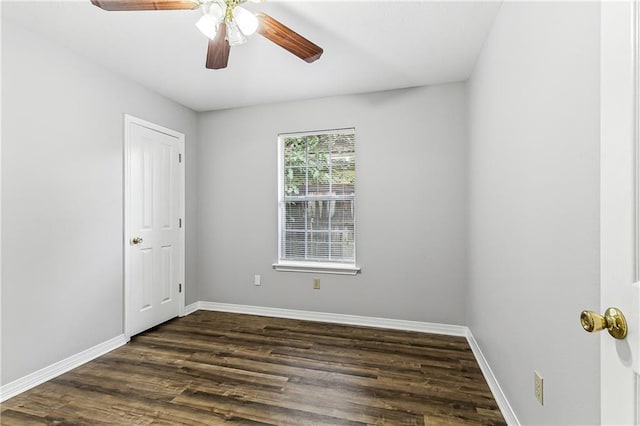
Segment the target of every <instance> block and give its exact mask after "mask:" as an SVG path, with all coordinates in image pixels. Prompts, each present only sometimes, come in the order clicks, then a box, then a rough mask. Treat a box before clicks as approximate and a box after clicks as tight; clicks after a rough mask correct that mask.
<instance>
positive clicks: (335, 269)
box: [273, 262, 360, 275]
mask: <svg viewBox="0 0 640 426" xmlns="http://www.w3.org/2000/svg"><path fill="white" fill-rule="evenodd" d="M273 269H275V270H276V271H280V272H312V273H317V274H336V275H356V274H357V273H358V272H360V268H358V267H357V266H352V265H339V264H331V263H303V262H296V263H286V262H280V263H274V264H273Z"/></svg>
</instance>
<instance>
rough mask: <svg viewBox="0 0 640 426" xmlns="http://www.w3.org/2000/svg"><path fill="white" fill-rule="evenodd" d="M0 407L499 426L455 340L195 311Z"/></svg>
mask: <svg viewBox="0 0 640 426" xmlns="http://www.w3.org/2000/svg"><path fill="white" fill-rule="evenodd" d="M0 410H1V413H0V424H2V425H30V424H65V425H75V424H77V425H84V424H91V425H99V424H118V425H123V424H127V425H229V424H235V425H295V426H299V425H385V424H390V425H504V424H506V423H505V421H504V418H503V417H502V415H501V413H500V411H499V409H498V406H497V404H496V402H495V400H494V399H493V396H492V395H491V391H490V390H489V387H488V386H487V384H486V382H485V380H484V377H483V375H482V372H481V371H480V368H479V366H478V365H477V362H476V361H475V359H474V357H473V353H472V352H471V350H470V348H469V345H468V344H467V342H466V339H464V338H462V337H452V336H443V335H433V334H426V333H418V332H410V331H399V330H384V329H376V328H367V327H355V326H348V325H343V324H326V323H319V322H312V321H298V320H290V319H283V318H270V317H256V316H251V315H241V314H231V313H222V312H206V311H198V312H195V313H193V314H191V315H189V316H187V317H183V318H178V319H174V320H171V321H168V322H167V323H164V324H161V325H159V326H157V327H154V328H153V329H151V330H149V331H147V332H145V333H142V334H140V335H138V336H135V337H134V338H133V339H132V340H131V342H130V343H128V344H127V345H125V346H123V347H120V348H118V349H116V350H114V351H112V352H110V353H108V354H105V355H103V356H102V357H100V358H97V359H95V360H94V361H92V362H90V363H87V364H85V365H83V366H81V367H79V368H77V369H75V370H72V371H70V372H68V373H65V374H63V375H61V376H59V377H57V378H55V379H53V380H51V381H49V382H47V383H44V384H42V385H40V386H37V387H35V388H33V389H31V390H29V391H27V392H25V393H23V394H21V395H18V396H16V397H14V398H12V399H10V400H8V401H5V402H4V403H3V404H1V405H0Z"/></svg>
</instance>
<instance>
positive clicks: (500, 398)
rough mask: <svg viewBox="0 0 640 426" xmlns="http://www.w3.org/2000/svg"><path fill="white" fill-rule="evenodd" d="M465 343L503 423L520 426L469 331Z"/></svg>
mask: <svg viewBox="0 0 640 426" xmlns="http://www.w3.org/2000/svg"><path fill="white" fill-rule="evenodd" d="M467 341H468V342H469V346H470V347H471V351H473V355H474V356H475V357H476V360H477V361H478V365H479V366H480V370H482V374H483V375H484V379H485V380H486V381H487V384H488V385H489V389H491V393H492V394H493V397H494V398H495V400H496V402H497V403H498V407H499V408H500V412H502V416H503V417H504V419H505V421H506V422H507V424H508V425H510V426H520V421H519V420H518V418H517V417H516V413H515V412H514V411H513V408H511V404H509V401H508V400H507V397H506V395H505V394H504V392H503V391H502V388H501V387H500V384H499V383H498V379H496V376H495V375H494V374H493V371H491V367H489V363H488V362H487V359H486V358H485V357H484V354H483V353H482V351H481V350H480V346H478V342H477V341H476V339H475V337H473V334H471V330H468V332H467Z"/></svg>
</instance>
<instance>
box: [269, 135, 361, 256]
mask: <svg viewBox="0 0 640 426" xmlns="http://www.w3.org/2000/svg"><path fill="white" fill-rule="evenodd" d="M278 145H279V155H280V173H279V185H278V186H279V191H278V192H279V221H280V224H279V235H280V244H279V253H280V262H305V263H309V262H312V263H329V264H344V265H355V256H356V240H355V217H356V216H355V178H356V175H355V171H356V153H355V129H352V128H351V129H340V130H329V131H322V132H309V133H295V134H282V135H280V136H279V138H278Z"/></svg>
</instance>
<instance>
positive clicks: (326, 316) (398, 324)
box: [189, 301, 468, 337]
mask: <svg viewBox="0 0 640 426" xmlns="http://www.w3.org/2000/svg"><path fill="white" fill-rule="evenodd" d="M197 303H198V309H202V310H205V311H221V312H233V313H237V314H249V315H260V316H265V317H277V318H291V319H299V320H307V321H320V322H330V323H334V324H348V325H362V326H366V327H376V328H389V329H394V330H407V331H419V332H422V333H434V334H446V335H449V336H462V337H466V336H467V332H468V328H467V327H465V326H461V325H448V324H438V323H432V322H420V321H406V320H398V319H388V318H377V317H363V316H358V315H347V314H332V313H326V312H314V311H297V310H293V309H281V308H267V307H263V306H251V305H235V304H231V303H216V302H202V301H201V302H197ZM191 306H192V305H189V307H191Z"/></svg>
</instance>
